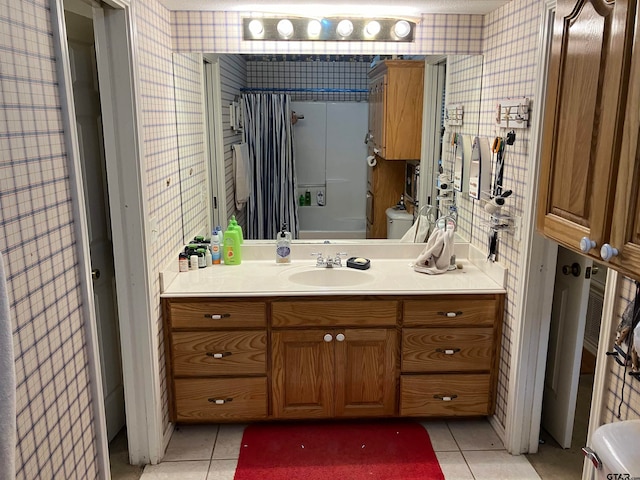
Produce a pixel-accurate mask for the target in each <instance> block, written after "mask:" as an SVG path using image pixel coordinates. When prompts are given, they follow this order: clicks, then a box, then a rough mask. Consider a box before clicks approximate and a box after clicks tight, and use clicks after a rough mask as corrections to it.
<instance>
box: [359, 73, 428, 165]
mask: <svg viewBox="0 0 640 480" xmlns="http://www.w3.org/2000/svg"><path fill="white" fill-rule="evenodd" d="M423 90H424V62H423V61H416V60H385V61H383V62H380V63H379V64H378V65H376V66H375V67H374V68H373V69H372V70H371V71H370V72H369V134H368V137H367V138H368V144H369V145H370V146H372V147H373V148H374V149H375V151H376V154H377V155H379V156H381V157H383V158H385V159H387V160H417V159H419V158H420V143H421V142H420V141H421V138H422V98H423Z"/></svg>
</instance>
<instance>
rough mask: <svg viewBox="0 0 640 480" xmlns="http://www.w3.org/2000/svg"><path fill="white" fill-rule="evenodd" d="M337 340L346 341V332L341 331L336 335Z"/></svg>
mask: <svg viewBox="0 0 640 480" xmlns="http://www.w3.org/2000/svg"><path fill="white" fill-rule="evenodd" d="M336 340H337V341H339V342H344V333H339V334H337V335H336Z"/></svg>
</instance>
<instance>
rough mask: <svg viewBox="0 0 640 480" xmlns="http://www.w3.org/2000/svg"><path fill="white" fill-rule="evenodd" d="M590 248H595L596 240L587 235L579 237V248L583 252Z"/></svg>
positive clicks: (587, 251)
mask: <svg viewBox="0 0 640 480" xmlns="http://www.w3.org/2000/svg"><path fill="white" fill-rule="evenodd" d="M592 248H596V242H594V241H593V240H591V239H590V238H589V237H582V238H581V239H580V250H581V251H582V252H583V253H589V250H591V249H592Z"/></svg>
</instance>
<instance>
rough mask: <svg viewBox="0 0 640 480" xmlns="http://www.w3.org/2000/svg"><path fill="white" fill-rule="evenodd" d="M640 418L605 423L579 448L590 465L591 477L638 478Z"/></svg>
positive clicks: (639, 472)
mask: <svg viewBox="0 0 640 480" xmlns="http://www.w3.org/2000/svg"><path fill="white" fill-rule="evenodd" d="M639 444H640V420H627V421H624V422H615V423H607V424H606V425H602V426H600V427H598V428H597V429H596V431H595V432H594V434H593V439H592V441H591V448H589V447H584V448H583V449H582V452H583V453H584V454H585V456H586V457H587V458H588V459H589V460H591V462H592V463H593V465H594V468H593V471H594V472H593V475H592V477H591V478H592V479H593V480H606V479H620V480H621V479H624V478H640V455H638V445H639Z"/></svg>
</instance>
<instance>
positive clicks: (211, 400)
mask: <svg viewBox="0 0 640 480" xmlns="http://www.w3.org/2000/svg"><path fill="white" fill-rule="evenodd" d="M231 401H233V398H207V402H209V403H215V404H216V405H224V404H225V403H229V402H231Z"/></svg>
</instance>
